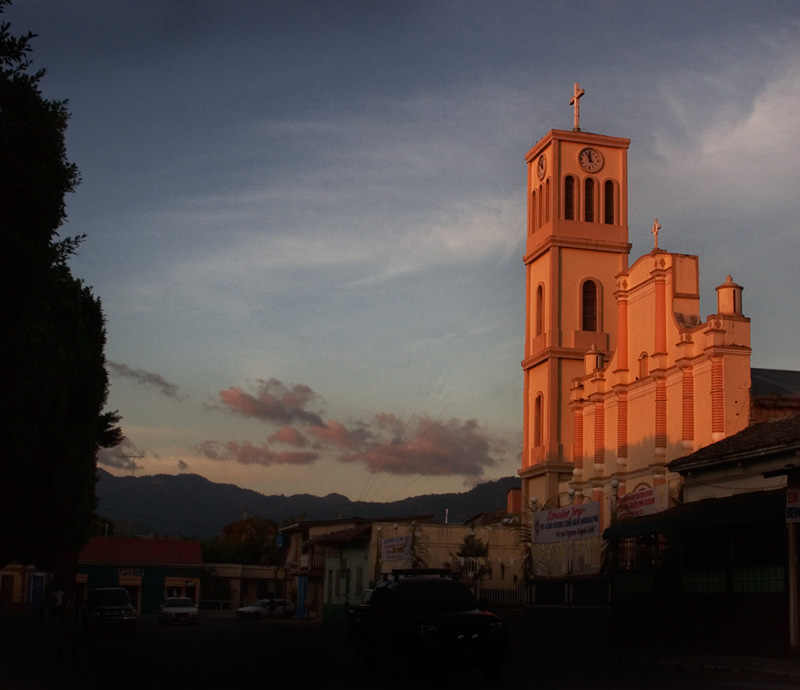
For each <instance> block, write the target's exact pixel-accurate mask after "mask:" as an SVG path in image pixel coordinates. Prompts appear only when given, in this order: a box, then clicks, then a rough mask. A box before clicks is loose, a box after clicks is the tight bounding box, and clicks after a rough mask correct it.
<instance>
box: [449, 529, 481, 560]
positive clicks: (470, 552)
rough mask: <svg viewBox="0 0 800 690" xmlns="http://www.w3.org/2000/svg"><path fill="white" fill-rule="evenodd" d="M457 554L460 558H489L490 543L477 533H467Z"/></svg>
mask: <svg viewBox="0 0 800 690" xmlns="http://www.w3.org/2000/svg"><path fill="white" fill-rule="evenodd" d="M456 556H459V557H460V558H488V556H489V545H488V544H487V543H486V542H484V541H481V540H480V539H479V538H478V536H477V535H476V534H465V535H464V539H463V540H462V541H461V546H460V547H459V549H458V553H456Z"/></svg>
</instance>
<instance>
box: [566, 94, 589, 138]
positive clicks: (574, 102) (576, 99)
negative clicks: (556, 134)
mask: <svg viewBox="0 0 800 690" xmlns="http://www.w3.org/2000/svg"><path fill="white" fill-rule="evenodd" d="M585 93H586V91H585V90H584V89H582V88H581V87H580V84H578V82H575V93H574V95H573V96H572V98H570V99H569V104H570V105H571V106H573V107H574V108H575V121H574V124H573V127H572V131H573V132H580V131H581V104H580V99H581V96H583V95H584V94H585Z"/></svg>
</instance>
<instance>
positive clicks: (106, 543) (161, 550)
mask: <svg viewBox="0 0 800 690" xmlns="http://www.w3.org/2000/svg"><path fill="white" fill-rule="evenodd" d="M78 561H79V562H83V563H87V562H91V563H113V564H119V565H194V566H201V565H203V556H202V553H201V551H200V542H199V541H188V540H187V541H184V540H179V539H129V538H125V537H92V538H91V539H89V542H88V543H87V544H86V546H84V547H83V548H82V549H81V552H80V554H79V555H78Z"/></svg>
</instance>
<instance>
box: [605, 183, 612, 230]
mask: <svg viewBox="0 0 800 690" xmlns="http://www.w3.org/2000/svg"><path fill="white" fill-rule="evenodd" d="M604 197H605V199H604V200H603V201H604V202H605V203H604V206H605V214H604V215H605V217H604V219H603V220H604V221H605V223H606V225H613V224H614V183H613V182H612V181H611V180H606V183H605V185H604Z"/></svg>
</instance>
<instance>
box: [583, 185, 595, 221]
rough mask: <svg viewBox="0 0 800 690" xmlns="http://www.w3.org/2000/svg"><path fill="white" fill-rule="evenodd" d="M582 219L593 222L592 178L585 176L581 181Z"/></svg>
mask: <svg viewBox="0 0 800 690" xmlns="http://www.w3.org/2000/svg"><path fill="white" fill-rule="evenodd" d="M583 204H584V205H583V219H584V220H585V221H586V222H587V223H594V180H593V179H592V178H591V177H587V178H586V180H585V181H584V183H583Z"/></svg>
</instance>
